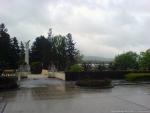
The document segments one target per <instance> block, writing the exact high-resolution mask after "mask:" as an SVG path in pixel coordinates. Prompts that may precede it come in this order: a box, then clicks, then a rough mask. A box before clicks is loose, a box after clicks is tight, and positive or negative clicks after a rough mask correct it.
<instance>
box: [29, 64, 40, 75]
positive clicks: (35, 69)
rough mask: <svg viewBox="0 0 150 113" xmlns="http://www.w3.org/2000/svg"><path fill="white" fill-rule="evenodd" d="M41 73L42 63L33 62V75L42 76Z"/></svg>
mask: <svg viewBox="0 0 150 113" xmlns="http://www.w3.org/2000/svg"><path fill="white" fill-rule="evenodd" d="M41 72H42V64H41V62H32V63H31V73H32V74H40V73H41Z"/></svg>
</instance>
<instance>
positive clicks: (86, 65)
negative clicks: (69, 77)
mask: <svg viewBox="0 0 150 113" xmlns="http://www.w3.org/2000/svg"><path fill="white" fill-rule="evenodd" d="M81 66H82V68H83V71H85V72H90V71H91V70H92V64H91V63H85V62H84V63H82V65H81Z"/></svg>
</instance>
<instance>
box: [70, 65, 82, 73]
mask: <svg viewBox="0 0 150 113" xmlns="http://www.w3.org/2000/svg"><path fill="white" fill-rule="evenodd" d="M68 71H69V72H81V71H83V69H82V67H81V66H80V65H78V64H74V65H72V66H70V68H69V70H68Z"/></svg>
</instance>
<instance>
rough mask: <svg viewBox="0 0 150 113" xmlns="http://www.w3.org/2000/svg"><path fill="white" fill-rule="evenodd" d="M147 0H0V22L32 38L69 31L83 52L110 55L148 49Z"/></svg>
mask: <svg viewBox="0 0 150 113" xmlns="http://www.w3.org/2000/svg"><path fill="white" fill-rule="evenodd" d="M149 4H150V1H149V0H11V1H10V0H0V22H4V23H5V24H6V25H7V27H8V30H9V33H10V34H11V36H17V37H18V38H19V39H20V40H24V41H26V40H29V39H31V40H34V39H35V38H36V37H37V36H39V35H42V34H43V35H45V36H46V35H47V32H48V29H49V28H50V27H52V28H53V31H54V34H64V35H65V34H67V33H68V32H70V33H72V34H73V38H74V40H75V42H77V47H78V48H79V49H80V51H81V52H82V53H83V54H85V55H91V56H93V55H96V56H103V57H114V56H115V55H116V54H118V53H120V52H123V51H127V50H135V51H137V52H139V51H143V50H144V49H148V47H149V42H150V38H149V37H150V33H149V29H150V22H149V19H150V14H149V13H150V7H149Z"/></svg>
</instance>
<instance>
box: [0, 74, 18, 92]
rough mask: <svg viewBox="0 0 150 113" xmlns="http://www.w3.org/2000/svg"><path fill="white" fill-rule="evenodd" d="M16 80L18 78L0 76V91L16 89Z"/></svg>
mask: <svg viewBox="0 0 150 113" xmlns="http://www.w3.org/2000/svg"><path fill="white" fill-rule="evenodd" d="M17 80H18V78H17V77H14V76H9V77H4V76H0V89H7V88H16V87H18V84H17Z"/></svg>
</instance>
